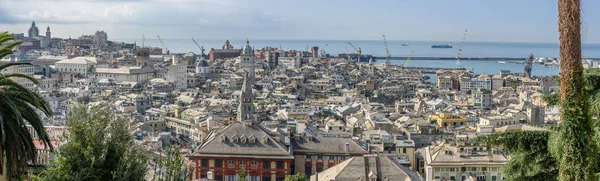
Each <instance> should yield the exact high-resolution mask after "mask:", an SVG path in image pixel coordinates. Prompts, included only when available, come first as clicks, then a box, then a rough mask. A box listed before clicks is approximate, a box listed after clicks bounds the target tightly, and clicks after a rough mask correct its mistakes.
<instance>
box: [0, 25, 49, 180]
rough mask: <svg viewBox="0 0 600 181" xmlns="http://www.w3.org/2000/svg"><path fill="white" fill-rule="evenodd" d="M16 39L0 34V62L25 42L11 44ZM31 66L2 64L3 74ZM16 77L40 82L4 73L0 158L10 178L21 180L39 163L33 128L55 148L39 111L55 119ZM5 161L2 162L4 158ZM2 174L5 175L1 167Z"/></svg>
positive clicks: (0, 100)
mask: <svg viewBox="0 0 600 181" xmlns="http://www.w3.org/2000/svg"><path fill="white" fill-rule="evenodd" d="M11 40H14V37H13V36H12V35H10V34H8V32H1V33H0V46H2V45H5V46H2V47H0V59H2V58H3V57H6V56H8V55H10V54H12V53H14V50H13V48H14V47H15V46H17V45H19V44H21V42H10V43H9V41H11ZM20 65H31V64H29V63H6V64H3V65H0V71H2V70H4V69H6V68H8V67H11V66H20ZM14 78H21V79H27V80H29V81H31V82H33V83H35V84H37V83H38V81H37V80H36V79H34V78H33V77H30V76H27V75H25V74H20V73H9V74H0V155H2V156H4V157H5V158H6V163H5V164H2V165H6V169H7V170H6V175H7V176H8V177H9V178H11V177H17V178H20V176H21V175H23V174H24V172H25V169H26V168H27V164H28V162H30V161H35V158H36V156H37V152H36V147H35V145H34V143H33V138H32V135H31V134H30V133H29V131H28V129H27V125H28V124H29V125H31V126H32V127H33V129H34V130H35V131H36V133H37V135H38V136H39V138H40V139H41V140H42V142H43V143H44V145H45V146H47V147H49V148H52V145H50V139H49V138H48V136H47V135H46V130H45V129H44V126H43V124H42V119H41V118H40V115H38V112H40V111H41V112H43V114H45V115H46V116H51V115H52V111H51V109H50V105H48V103H47V102H46V101H44V99H42V97H41V96H40V95H39V94H37V93H35V92H32V91H30V90H28V89H26V88H24V87H23V86H21V85H19V84H18V83H17V82H16V81H15V80H13V79H14ZM0 160H1V159H0ZM0 171H2V172H4V170H3V168H2V167H0Z"/></svg>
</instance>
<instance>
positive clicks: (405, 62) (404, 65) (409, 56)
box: [402, 50, 415, 72]
mask: <svg viewBox="0 0 600 181" xmlns="http://www.w3.org/2000/svg"><path fill="white" fill-rule="evenodd" d="M414 52H415V51H414V50H411V51H410V55H408V58H407V59H406V60H405V61H404V64H402V72H404V69H406V67H407V66H408V61H410V58H411V57H412V55H413V53H414Z"/></svg>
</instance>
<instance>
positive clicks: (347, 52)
mask: <svg viewBox="0 0 600 181" xmlns="http://www.w3.org/2000/svg"><path fill="white" fill-rule="evenodd" d="M346 56H347V57H348V62H350V61H352V60H350V52H349V51H348V46H346Z"/></svg>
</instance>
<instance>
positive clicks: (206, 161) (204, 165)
mask: <svg viewBox="0 0 600 181" xmlns="http://www.w3.org/2000/svg"><path fill="white" fill-rule="evenodd" d="M200 162H201V165H202V167H208V160H202V161H200Z"/></svg>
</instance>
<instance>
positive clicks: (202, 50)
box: [192, 38, 204, 57]
mask: <svg viewBox="0 0 600 181" xmlns="http://www.w3.org/2000/svg"><path fill="white" fill-rule="evenodd" d="M192 41H194V44H196V46H197V47H198V48H199V49H200V51H201V52H202V54H200V57H204V46H200V45H199V44H198V42H196V40H194V38H192Z"/></svg>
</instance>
